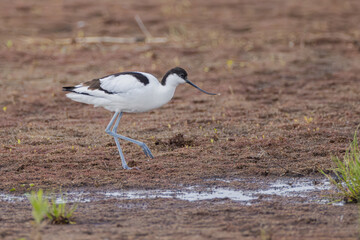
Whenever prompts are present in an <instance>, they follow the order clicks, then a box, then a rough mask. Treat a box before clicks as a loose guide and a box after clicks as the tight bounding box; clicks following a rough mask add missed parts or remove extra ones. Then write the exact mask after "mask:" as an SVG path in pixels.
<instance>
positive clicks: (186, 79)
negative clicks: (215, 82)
mask: <svg viewBox="0 0 360 240" xmlns="http://www.w3.org/2000/svg"><path fill="white" fill-rule="evenodd" d="M186 82H187V83H188V84H190V85H191V86H193V87H194V88H197V89H199V90H200V91H202V92H203V93H206V94H209V95H218V94H216V93H209V92H207V91H205V90H202V89H201V88H199V87H198V86H196V85H195V84H193V83H192V82H190V81H189V80H187V79H186Z"/></svg>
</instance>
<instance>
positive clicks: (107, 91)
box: [66, 72, 178, 112]
mask: <svg viewBox="0 0 360 240" xmlns="http://www.w3.org/2000/svg"><path fill="white" fill-rule="evenodd" d="M137 73H140V74H142V75H144V76H146V78H147V79H148V81H149V83H148V84H146V85H145V84H144V83H142V82H141V81H139V79H137V78H136V77H134V76H132V75H131V74H123V75H118V76H114V75H110V76H107V77H104V78H100V79H99V81H100V87H101V89H90V88H89V86H86V85H84V84H80V85H77V86H75V88H74V89H73V90H72V92H71V93H68V94H66V96H67V97H69V98H70V99H72V100H74V101H77V102H82V103H87V104H93V105H94V106H95V107H104V108H105V109H107V110H110V111H113V112H116V111H120V112H146V111H149V110H152V109H155V108H158V107H161V106H162V105H164V104H166V103H167V102H169V101H170V100H171V98H172V97H173V95H174V92H175V88H176V86H177V85H178V84H175V85H174V84H168V85H167V86H163V85H161V84H160V82H159V81H158V80H157V79H156V78H155V77H154V76H153V75H151V74H149V73H143V72H137Z"/></svg>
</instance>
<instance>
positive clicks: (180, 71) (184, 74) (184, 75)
mask: <svg viewBox="0 0 360 240" xmlns="http://www.w3.org/2000/svg"><path fill="white" fill-rule="evenodd" d="M171 74H176V75H178V76H179V77H180V78H182V79H184V81H185V80H187V75H188V74H187V72H186V71H185V69H183V68H181V67H175V68H172V69H170V70H169V71H168V72H167V73H166V74H165V75H164V77H163V78H162V80H161V84H162V85H165V84H166V79H167V78H168V76H170V75H171Z"/></svg>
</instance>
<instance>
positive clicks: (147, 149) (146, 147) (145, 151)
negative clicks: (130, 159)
mask: <svg viewBox="0 0 360 240" xmlns="http://www.w3.org/2000/svg"><path fill="white" fill-rule="evenodd" d="M141 147H142V149H143V151H144V153H145V155H146V156H147V157H148V158H154V156H153V155H152V153H151V151H150V149H149V148H148V146H146V144H145V143H144V145H142V146H141Z"/></svg>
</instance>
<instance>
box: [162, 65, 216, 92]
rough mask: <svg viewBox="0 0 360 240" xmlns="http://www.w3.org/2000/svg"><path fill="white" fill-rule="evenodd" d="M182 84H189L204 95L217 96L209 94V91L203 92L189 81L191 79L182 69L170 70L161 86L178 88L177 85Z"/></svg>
mask: <svg viewBox="0 0 360 240" xmlns="http://www.w3.org/2000/svg"><path fill="white" fill-rule="evenodd" d="M182 83H188V84H189V85H191V86H193V87H194V88H197V89H199V90H200V91H201V92H203V93H206V94H209V95H216V94H215V93H209V92H207V91H204V90H202V89H201V88H199V87H198V86H196V85H195V84H194V83H192V82H191V81H189V79H187V72H186V71H185V70H184V69H183V68H181V67H176V68H173V69H170V70H169V71H168V72H167V73H166V74H165V76H164V77H163V79H162V80H161V84H162V85H164V86H165V85H170V86H174V87H176V86H177V85H179V84H182Z"/></svg>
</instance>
